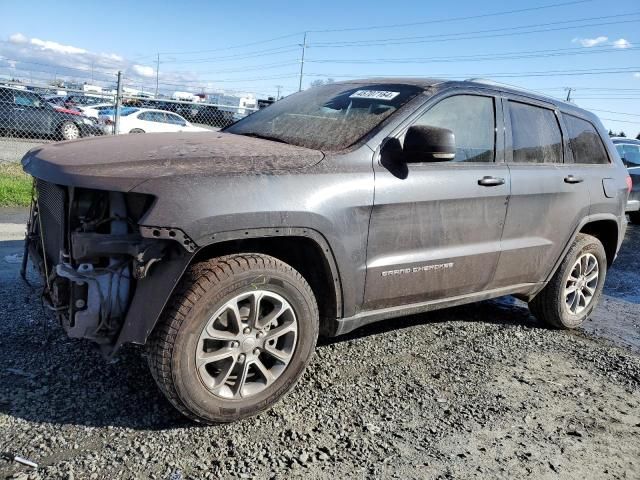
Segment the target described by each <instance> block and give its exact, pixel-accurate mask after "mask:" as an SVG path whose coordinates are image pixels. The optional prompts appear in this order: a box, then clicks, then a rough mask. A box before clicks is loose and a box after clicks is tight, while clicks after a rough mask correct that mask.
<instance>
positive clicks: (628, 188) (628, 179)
mask: <svg viewBox="0 0 640 480" xmlns="http://www.w3.org/2000/svg"><path fill="white" fill-rule="evenodd" d="M632 188H633V182H632V181H631V175H627V191H628V192H629V193H631V189H632Z"/></svg>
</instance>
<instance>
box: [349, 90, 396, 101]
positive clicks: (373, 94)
mask: <svg viewBox="0 0 640 480" xmlns="http://www.w3.org/2000/svg"><path fill="white" fill-rule="evenodd" d="M398 95H400V92H387V91H385V90H358V91H357V92H354V93H352V94H351V95H349V98H372V99H375V100H393V99H394V98H396V97H397V96H398Z"/></svg>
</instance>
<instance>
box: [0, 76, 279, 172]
mask: <svg viewBox="0 0 640 480" xmlns="http://www.w3.org/2000/svg"><path fill="white" fill-rule="evenodd" d="M272 101H273V100H272V99H268V100H257V99H256V98H255V97H254V96H252V95H250V94H245V95H226V94H224V93H204V92H202V93H198V94H193V93H189V92H175V93H174V94H172V95H169V94H164V95H158V96H156V95H151V94H148V93H145V92H142V91H137V90H135V89H133V88H131V87H127V86H125V82H124V81H122V80H121V79H118V80H117V81H116V82H115V88H112V89H106V88H101V87H94V86H87V85H74V86H71V87H70V86H66V85H63V84H60V85H46V84H37V83H23V82H14V81H3V80H0V162H15V161H19V160H20V159H21V158H22V156H23V155H24V154H25V153H26V152H27V151H28V150H30V149H31V148H33V147H35V146H37V145H40V144H43V143H48V142H56V141H62V140H73V139H77V138H84V137H91V136H101V135H113V134H134V133H154V132H180V131H193V132H196V131H201V132H205V131H207V130H209V131H211V130H219V129H220V128H224V127H226V126H228V125H231V124H232V123H234V122H235V121H237V120H239V119H241V118H243V117H245V116H247V115H250V114H251V113H253V112H254V111H256V110H258V108H259V107H263V106H266V105H268V104H269V103H272Z"/></svg>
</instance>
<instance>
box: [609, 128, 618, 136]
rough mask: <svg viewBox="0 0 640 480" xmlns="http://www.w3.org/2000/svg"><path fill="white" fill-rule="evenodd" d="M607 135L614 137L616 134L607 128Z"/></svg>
mask: <svg viewBox="0 0 640 480" xmlns="http://www.w3.org/2000/svg"><path fill="white" fill-rule="evenodd" d="M609 136H610V137H615V136H616V134H615V133H613V130H611V129H609Z"/></svg>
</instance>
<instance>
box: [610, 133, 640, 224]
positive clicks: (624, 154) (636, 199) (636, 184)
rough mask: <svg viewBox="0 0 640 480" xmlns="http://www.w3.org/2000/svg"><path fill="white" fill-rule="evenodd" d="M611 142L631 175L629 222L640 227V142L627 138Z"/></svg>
mask: <svg viewBox="0 0 640 480" xmlns="http://www.w3.org/2000/svg"><path fill="white" fill-rule="evenodd" d="M611 140H612V141H613V144H614V145H615V146H616V150H618V154H619V155H620V158H621V159H622V162H623V163H624V164H625V166H626V167H627V170H628V171H629V175H631V181H632V187H631V193H630V194H629V201H628V202H627V213H629V220H630V221H631V223H633V224H635V225H640V140H634V139H631V138H625V137H614V138H612V139H611Z"/></svg>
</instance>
